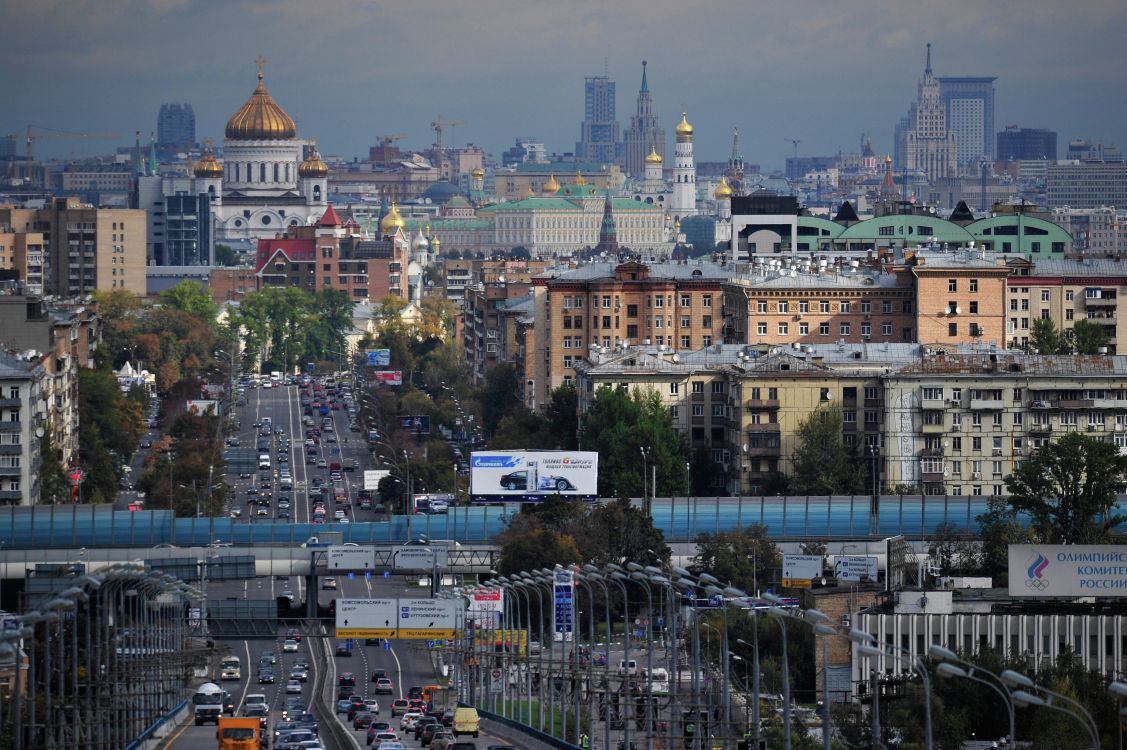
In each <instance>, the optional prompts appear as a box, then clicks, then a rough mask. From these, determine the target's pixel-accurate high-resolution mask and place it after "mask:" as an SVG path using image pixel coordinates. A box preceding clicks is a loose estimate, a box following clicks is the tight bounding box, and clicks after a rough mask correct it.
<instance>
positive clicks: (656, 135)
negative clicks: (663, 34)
mask: <svg viewBox="0 0 1127 750" xmlns="http://www.w3.org/2000/svg"><path fill="white" fill-rule="evenodd" d="M623 142H624V148H625V153H626V163H625V171H626V174H627V175H629V176H630V177H631V178H633V179H635V180H642V179H644V178H645V176H646V163H647V162H646V157H647V156H649V155H650V154H651V153H656V154H657V155H658V156H660V157H662V159H664V158H665V129H664V128H662V127H661V125H660V124H659V123H658V118H657V115H655V114H654V112H653V98H652V97H651V96H650V85H649V80H648V79H647V77H646V61H645V60H643V61H642V86H641V88H640V89H639V90H638V104H637V110H636V112H635V113H634V115H633V116H631V118H630V126H629V127H628V128H626V132H625V134H624V136H623Z"/></svg>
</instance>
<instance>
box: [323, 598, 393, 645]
mask: <svg viewBox="0 0 1127 750" xmlns="http://www.w3.org/2000/svg"><path fill="white" fill-rule="evenodd" d="M398 636H399V600H398V599H337V638H397V637H398Z"/></svg>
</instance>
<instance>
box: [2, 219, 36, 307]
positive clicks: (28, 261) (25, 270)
mask: <svg viewBox="0 0 1127 750" xmlns="http://www.w3.org/2000/svg"><path fill="white" fill-rule="evenodd" d="M46 246H47V241H46V239H45V238H44V236H43V233H42V232H24V231H19V232H16V231H10V230H9V229H8V228H4V227H0V269H3V270H6V271H11V272H13V273H14V274H15V276H16V277H17V278H19V279H21V280H22V281H23V282H24V285H25V288H26V289H27V291H28V292H30V293H32V294H43V269H44V265H45V263H46Z"/></svg>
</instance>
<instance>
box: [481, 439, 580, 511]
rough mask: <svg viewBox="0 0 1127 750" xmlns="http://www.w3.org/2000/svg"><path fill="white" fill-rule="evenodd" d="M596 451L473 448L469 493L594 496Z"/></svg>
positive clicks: (529, 497) (525, 496) (516, 497)
mask: <svg viewBox="0 0 1127 750" xmlns="http://www.w3.org/2000/svg"><path fill="white" fill-rule="evenodd" d="M598 485H599V454H598V453H595V452H593V451H519V450H518V451H474V452H473V453H472V454H470V493H471V494H472V495H473V496H474V498H475V499H489V498H503V499H505V500H515V501H521V500H539V499H541V498H543V497H545V496H547V495H556V494H560V495H566V496H569V497H595V496H596V495H597V494H598Z"/></svg>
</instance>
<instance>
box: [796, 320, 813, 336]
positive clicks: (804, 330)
mask: <svg viewBox="0 0 1127 750" xmlns="http://www.w3.org/2000/svg"><path fill="white" fill-rule="evenodd" d="M798 333H799V334H800V335H802V336H806V335H808V334H809V333H810V324H809V323H806V322H802V323H799V324H798Z"/></svg>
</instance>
